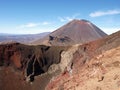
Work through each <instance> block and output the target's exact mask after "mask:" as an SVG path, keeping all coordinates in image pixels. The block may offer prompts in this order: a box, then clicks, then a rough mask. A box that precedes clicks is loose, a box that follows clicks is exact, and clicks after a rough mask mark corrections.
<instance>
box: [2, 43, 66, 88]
mask: <svg viewBox="0 0 120 90" xmlns="http://www.w3.org/2000/svg"><path fill="white" fill-rule="evenodd" d="M66 49H67V48H65V47H57V46H56V47H49V46H42V45H41V46H27V45H23V44H20V43H16V42H15V43H6V44H1V45H0V68H1V69H0V72H1V70H4V69H5V71H6V72H10V71H11V69H10V67H11V68H13V70H15V72H18V71H20V72H22V73H23V74H22V75H21V76H22V77H23V78H24V77H26V78H25V79H26V81H29V82H32V81H34V78H35V76H38V75H41V74H44V73H46V72H47V71H48V69H49V67H50V66H51V65H52V64H58V63H59V62H60V59H61V52H62V51H63V50H66ZM6 68H9V69H8V70H6ZM49 72H50V70H49ZM51 72H52V71H51ZM51 74H52V73H51ZM8 75H9V74H8ZM11 78H12V77H11ZM3 79H4V77H3ZM3 81H4V80H3ZM5 81H6V80H5ZM48 81H49V79H48V80H47V81H46V82H48ZM0 83H3V84H4V85H5V86H6V83H4V82H2V80H1V78H0ZM14 83H15V82H14ZM41 83H42V82H41ZM11 86H12V85H11ZM0 88H3V87H2V86H1V87H0ZM6 88H7V87H6ZM13 89H15V87H13Z"/></svg>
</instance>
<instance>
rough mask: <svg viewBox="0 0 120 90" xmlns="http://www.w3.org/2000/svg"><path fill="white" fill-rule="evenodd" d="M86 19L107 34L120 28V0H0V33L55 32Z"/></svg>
mask: <svg viewBox="0 0 120 90" xmlns="http://www.w3.org/2000/svg"><path fill="white" fill-rule="evenodd" d="M73 19H86V20H89V21H91V22H92V23H94V24H95V25H96V26H98V27H99V28H101V29H102V30H103V31H105V32H106V33H108V34H111V33H113V32H116V31H118V30H120V0H99V1H98V0H0V33H10V34H34V33H41V32H49V31H54V30H56V29H57V28H59V27H61V26H62V25H64V24H66V23H67V22H69V21H71V20H73Z"/></svg>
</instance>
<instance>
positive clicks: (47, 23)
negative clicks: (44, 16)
mask: <svg viewBox="0 0 120 90" xmlns="http://www.w3.org/2000/svg"><path fill="white" fill-rule="evenodd" d="M49 24H51V23H50V22H46V21H45V22H42V25H49Z"/></svg>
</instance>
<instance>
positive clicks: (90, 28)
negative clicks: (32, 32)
mask: <svg viewBox="0 0 120 90" xmlns="http://www.w3.org/2000/svg"><path fill="white" fill-rule="evenodd" d="M106 35H107V34H105V33H104V32H103V31H102V30H100V29H99V28H98V27H97V26H95V25H94V24H92V23H91V22H89V21H87V20H76V19H75V20H73V21H71V22H69V23H68V24H66V25H64V26H62V27H61V28H59V29H57V30H55V31H54V32H52V33H50V34H49V35H48V36H46V37H45V38H43V39H41V40H38V41H36V42H35V43H36V44H47V45H72V44H78V43H79V44H83V43H85V42H89V41H93V40H96V39H99V38H102V37H104V36H106Z"/></svg>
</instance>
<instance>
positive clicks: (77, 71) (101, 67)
mask: <svg viewBox="0 0 120 90" xmlns="http://www.w3.org/2000/svg"><path fill="white" fill-rule="evenodd" d="M119 50H120V31H119V32H116V33H114V34H112V35H110V36H108V37H105V38H103V39H100V40H96V41H92V42H89V43H86V44H83V45H80V46H78V49H77V50H76V52H75V53H74V54H73V58H72V64H71V70H70V71H65V72H63V74H60V75H58V76H57V77H54V78H53V79H52V81H51V82H50V83H49V84H48V85H47V87H46V90H59V89H62V90H118V88H119V85H118V84H117V83H118V82H119V79H116V81H115V79H114V80H112V79H111V78H113V77H116V76H117V78H118V77H120V76H119V75H118V73H119V69H118V67H119V62H120V61H119V60H120V57H119V55H120V52H119ZM66 59H67V58H66ZM69 59H70V57H69ZM117 62H118V64H115V63H117ZM113 64H114V65H113ZM113 73H115V74H113ZM66 75H67V77H66ZM104 79H105V81H104ZM109 83H110V84H109ZM92 84H93V85H92ZM116 85H118V86H117V87H116ZM113 88H114V89H113ZM115 88H116V89H115Z"/></svg>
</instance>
